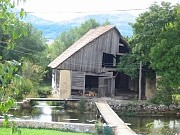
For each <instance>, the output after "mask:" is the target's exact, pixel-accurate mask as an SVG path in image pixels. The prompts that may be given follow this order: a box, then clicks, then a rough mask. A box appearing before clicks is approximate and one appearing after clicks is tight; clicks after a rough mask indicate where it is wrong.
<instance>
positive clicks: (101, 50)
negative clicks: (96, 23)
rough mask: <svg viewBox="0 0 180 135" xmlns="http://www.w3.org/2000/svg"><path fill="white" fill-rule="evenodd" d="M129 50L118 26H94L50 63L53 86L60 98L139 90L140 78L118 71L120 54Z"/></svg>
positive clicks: (109, 94)
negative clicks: (94, 27) (132, 77)
mask: <svg viewBox="0 0 180 135" xmlns="http://www.w3.org/2000/svg"><path fill="white" fill-rule="evenodd" d="M128 52H129V48H128V43H127V42H126V41H125V40H124V39H123V37H122V36H121V34H120V32H119V31H118V29H117V28H116V27H115V26H112V25H107V26H101V27H98V28H96V29H91V30H89V31H88V32H87V33H86V34H85V35H84V36H83V37H82V38H80V39H79V40H78V41H77V42H75V43H74V44H73V45H72V46H70V47H69V48H68V49H67V50H66V51H64V52H63V53H62V54H61V55H60V56H58V57H57V58H56V59H55V60H54V61H52V62H51V63H50V64H49V65H48V66H49V67H51V68H52V69H53V72H52V88H53V90H54V91H56V92H57V93H58V94H59V97H60V98H70V97H71V96H72V95H78V94H79V95H83V96H98V97H114V96H121V95H123V94H126V93H131V94H132V93H135V94H136V93H138V79H135V80H131V78H130V77H129V76H127V75H126V74H124V73H120V72H117V71H116V65H117V63H118V62H119V58H120V57H121V56H122V55H124V54H125V53H128ZM143 80H145V79H143ZM143 82H144V81H143ZM144 83H145V82H144ZM144 83H142V93H145V84H144Z"/></svg>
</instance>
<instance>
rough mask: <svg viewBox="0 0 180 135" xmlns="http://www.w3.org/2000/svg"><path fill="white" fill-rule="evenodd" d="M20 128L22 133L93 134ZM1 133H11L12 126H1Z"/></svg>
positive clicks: (34, 134)
mask: <svg viewBox="0 0 180 135" xmlns="http://www.w3.org/2000/svg"><path fill="white" fill-rule="evenodd" d="M20 130H21V135H92V134H88V133H76V132H65V131H57V130H48V129H28V128H21V129H20ZM0 135H11V128H2V127H0ZM15 135H18V134H15Z"/></svg>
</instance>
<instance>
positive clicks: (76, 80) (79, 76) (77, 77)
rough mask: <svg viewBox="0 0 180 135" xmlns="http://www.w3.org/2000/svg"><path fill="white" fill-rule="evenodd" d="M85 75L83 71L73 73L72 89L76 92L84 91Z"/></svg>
mask: <svg viewBox="0 0 180 135" xmlns="http://www.w3.org/2000/svg"><path fill="white" fill-rule="evenodd" d="M84 74H85V73H84V72H81V71H72V73H71V79H72V81H71V87H72V89H75V90H77V89H78V90H83V89H84V79H85V75H84Z"/></svg>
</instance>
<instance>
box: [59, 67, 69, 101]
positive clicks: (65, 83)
mask: <svg viewBox="0 0 180 135" xmlns="http://www.w3.org/2000/svg"><path fill="white" fill-rule="evenodd" d="M59 84H60V85H59V89H60V91H59V92H60V98H62V99H67V98H70V96H71V71H70V70H60V79H59Z"/></svg>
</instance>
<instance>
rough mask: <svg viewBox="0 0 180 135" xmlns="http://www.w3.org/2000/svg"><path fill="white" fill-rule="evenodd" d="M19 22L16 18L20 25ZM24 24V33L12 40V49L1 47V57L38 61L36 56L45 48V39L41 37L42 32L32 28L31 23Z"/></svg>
mask: <svg viewBox="0 0 180 135" xmlns="http://www.w3.org/2000/svg"><path fill="white" fill-rule="evenodd" d="M19 23H20V21H18V20H17V25H20V24H19ZM24 25H25V26H26V32H27V33H26V35H25V36H24V35H22V36H21V37H20V38H18V39H17V40H16V41H15V42H14V45H15V46H14V48H13V50H8V49H6V48H3V49H2V55H3V56H4V57H3V59H14V60H17V61H20V60H21V58H22V57H24V58H26V59H28V60H30V61H31V62H35V63H38V62H39V61H38V59H37V57H39V56H40V55H41V52H42V51H44V50H45V49H46V46H45V45H46V44H45V41H46V40H45V39H44V38H43V36H42V33H41V32H40V31H38V30H36V29H35V28H33V27H32V25H31V24H25V23H24Z"/></svg>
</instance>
